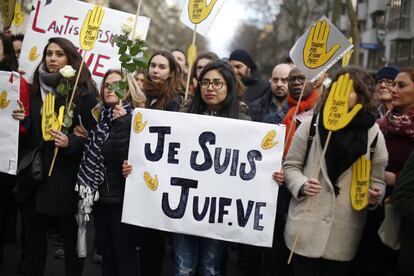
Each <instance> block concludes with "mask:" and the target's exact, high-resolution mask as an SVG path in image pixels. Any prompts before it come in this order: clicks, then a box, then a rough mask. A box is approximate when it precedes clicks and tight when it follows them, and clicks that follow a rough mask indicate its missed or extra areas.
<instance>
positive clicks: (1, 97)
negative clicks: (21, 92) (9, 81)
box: [0, 90, 10, 109]
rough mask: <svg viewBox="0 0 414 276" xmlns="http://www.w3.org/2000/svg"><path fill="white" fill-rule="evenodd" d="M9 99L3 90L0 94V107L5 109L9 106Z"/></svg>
mask: <svg viewBox="0 0 414 276" xmlns="http://www.w3.org/2000/svg"><path fill="white" fill-rule="evenodd" d="M9 103H10V100H7V92H6V91H5V90H3V92H1V94H0V109H5V108H7V107H8V106H9Z"/></svg>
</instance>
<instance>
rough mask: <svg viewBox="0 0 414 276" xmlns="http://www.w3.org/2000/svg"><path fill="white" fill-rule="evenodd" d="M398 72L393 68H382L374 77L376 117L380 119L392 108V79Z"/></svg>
mask: <svg viewBox="0 0 414 276" xmlns="http://www.w3.org/2000/svg"><path fill="white" fill-rule="evenodd" d="M398 73H399V70H398V69H396V68H394V67H383V68H381V69H380V70H379V71H378V72H377V73H376V74H375V76H374V78H375V94H374V97H375V99H376V100H377V104H378V108H377V112H378V113H377V117H378V118H382V117H384V116H385V114H386V113H387V112H388V111H389V110H390V109H391V108H392V89H393V87H394V79H395V77H396V76H397V75H398Z"/></svg>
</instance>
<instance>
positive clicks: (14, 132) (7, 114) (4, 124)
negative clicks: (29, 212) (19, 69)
mask: <svg viewBox="0 0 414 276" xmlns="http://www.w3.org/2000/svg"><path fill="white" fill-rule="evenodd" d="M19 95H20V75H19V74H18V73H16V72H4V71H0V126H1V128H0V145H1V147H0V172H4V173H8V174H13V175H16V170H17V153H18V148H19V121H18V120H15V119H13V117H12V111H13V110H15V109H17V108H18V107H19V105H18V103H17V100H18V99H19Z"/></svg>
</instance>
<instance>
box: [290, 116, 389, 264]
mask: <svg viewBox="0 0 414 276" xmlns="http://www.w3.org/2000/svg"><path fill="white" fill-rule="evenodd" d="M309 129H310V119H308V120H305V121H304V122H303V123H302V124H301V125H300V127H299V128H298V130H297V131H296V133H295V136H294V139H293V142H292V146H291V147H290V149H289V153H288V155H287V157H286V161H285V163H284V170H285V183H286V185H287V188H288V189H289V190H290V192H291V193H292V200H291V202H290V205H289V213H288V219H287V224H286V228H285V241H286V244H287V246H288V248H289V249H292V246H293V242H294V240H295V236H296V233H299V239H298V242H297V244H296V248H295V250H294V251H295V253H296V254H299V255H302V256H305V257H311V258H324V259H328V260H336V261H350V260H352V259H353V258H354V256H355V253H356V250H357V247H358V244H359V242H360V239H361V236H362V231H363V228H364V224H365V219H366V211H360V212H358V211H355V210H353V208H352V206H351V200H350V187H351V181H352V169H351V167H350V168H349V169H348V170H347V171H345V172H344V173H343V174H342V175H341V176H340V177H339V179H338V185H339V187H340V188H341V189H340V194H339V195H338V196H337V197H335V194H334V191H333V188H332V185H331V182H330V180H329V178H328V174H327V169H326V165H325V162H324V164H323V166H322V172H321V173H320V174H319V177H318V179H319V181H320V183H321V186H322V190H321V192H320V193H319V194H318V195H316V196H313V197H309V199H308V200H309V204H308V205H309V206H308V210H307V211H306V212H305V209H306V207H305V206H306V202H307V201H308V200H305V199H306V197H301V198H298V193H299V190H300V188H301V187H302V185H303V184H304V183H305V182H306V181H307V179H308V177H307V176H309V178H316V175H315V174H316V172H317V170H318V166H319V158H320V156H321V154H322V149H321V141H320V137H319V134H318V130H317V129H316V135H315V137H314V139H313V143H312V146H311V148H310V152H309V157H308V161H307V164H306V166H305V168H303V160H304V157H305V151H306V146H307V139H308V136H309ZM377 134H378V140H377V144H376V148H375V153H374V156H373V160H371V162H372V166H371V167H372V175H371V181H372V184H375V185H376V186H378V187H380V188H381V189H382V190H383V194H384V190H385V184H384V170H385V167H386V165H387V160H388V153H387V150H386V147H385V141H384V137H383V135H382V133H381V131H380V130H379V127H378V125H377V124H375V125H374V126H373V127H371V128H370V129H369V130H368V146H367V153H368V156H369V147H370V145H371V143H372V141H373V140H374V138H375V136H376V135H377ZM338 158H341V157H340V156H338ZM370 159H371V157H370Z"/></svg>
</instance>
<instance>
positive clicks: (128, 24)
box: [121, 17, 134, 34]
mask: <svg viewBox="0 0 414 276" xmlns="http://www.w3.org/2000/svg"><path fill="white" fill-rule="evenodd" d="M133 28H134V18H133V17H128V18H127V20H126V21H125V22H124V23H122V25H121V30H122V31H123V32H124V33H126V34H129V33H131V32H132V29H133Z"/></svg>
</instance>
